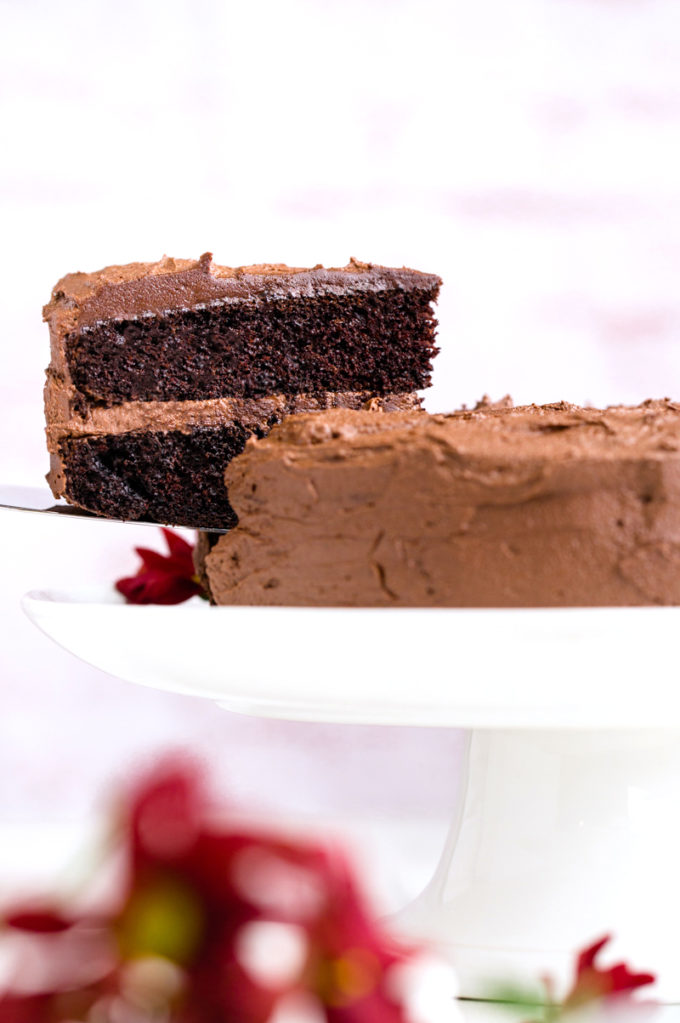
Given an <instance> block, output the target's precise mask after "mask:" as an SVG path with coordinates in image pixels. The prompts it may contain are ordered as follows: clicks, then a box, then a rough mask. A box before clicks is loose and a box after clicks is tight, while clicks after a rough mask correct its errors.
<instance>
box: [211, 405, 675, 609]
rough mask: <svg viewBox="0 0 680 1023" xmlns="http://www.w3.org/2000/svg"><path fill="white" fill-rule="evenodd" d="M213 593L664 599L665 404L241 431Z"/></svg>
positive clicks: (670, 477) (520, 600)
mask: <svg viewBox="0 0 680 1023" xmlns="http://www.w3.org/2000/svg"><path fill="white" fill-rule="evenodd" d="M226 482H227V486H228V488H229V494H230V500H231V502H232V505H233V507H234V509H235V511H236V513H237V515H238V516H239V525H238V526H237V527H236V528H235V529H233V530H232V531H231V532H230V533H228V534H226V535H225V536H223V537H221V538H220V539H219V541H218V542H217V543H216V544H215V545H214V547H213V548H212V549H211V550H210V551H209V552H206V553H205V556H204V565H205V572H206V574H207V578H208V580H209V586H210V590H211V593H212V596H213V599H214V600H215V601H216V602H217V603H219V604H293V605H341V606H388V607H396V606H451V607H464V606H470V607H491V606H497V607H517V606H526V607H531V606H534V607H539V606H569V605H581V606H588V605H637V604H677V603H680V405H677V404H675V403H674V402H671V401H669V400H667V399H665V400H662V401H648V402H645V403H643V404H642V405H640V406H636V407H634V408H628V407H623V406H616V407H611V408H607V409H590V408H580V407H577V406H574V405H569V404H567V403H565V402H559V403H556V404H552V405H545V406H535V405H532V406H525V407H520V408H508V407H507V401H506V403H505V404H503V403H499V405H496V406H494V405H493V404H491V403H488V402H483V403H480V404H479V405H478V406H477V408H476V409H473V410H462V411H459V412H456V413H452V414H450V415H427V414H425V413H419V414H409V413H394V414H392V415H389V416H375V415H367V414H366V413H363V412H348V411H343V410H331V411H328V412H323V413H316V414H311V415H305V416H292V417H289V418H287V419H285V420H284V421H283V422H282V423H281V424H280V425H279V426H277V427H275V428H274V429H273V430H272V432H271V433H270V434H269V436H268V437H266V438H264V439H263V440H254V439H253V440H250V441H249V442H248V444H247V446H246V450H245V451H244V452H243V454H242V455H240V456H239V457H238V458H236V459H235V460H234V461H233V462H232V463H231V464H230V465H229V467H228V469H227V473H226Z"/></svg>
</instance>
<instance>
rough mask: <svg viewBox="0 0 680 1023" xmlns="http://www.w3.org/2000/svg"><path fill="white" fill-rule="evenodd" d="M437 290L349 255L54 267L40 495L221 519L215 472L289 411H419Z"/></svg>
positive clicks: (138, 512) (99, 507) (224, 509)
mask: <svg viewBox="0 0 680 1023" xmlns="http://www.w3.org/2000/svg"><path fill="white" fill-rule="evenodd" d="M440 283H441V282H440V280H439V278H438V277H435V276H434V275H432V274H422V273H419V272H418V271H415V270H408V269H405V268H404V269H391V268H389V267H380V266H373V265H371V264H368V263H359V262H358V261H356V260H352V261H351V262H350V263H349V264H348V266H346V267H342V268H339V269H324V268H323V267H321V266H317V267H314V268H312V269H303V268H297V267H287V266H283V265H279V264H260V265H257V266H248V267H239V268H231V267H223V266H217V265H216V264H214V263H213V262H212V256H211V255H210V253H206V254H205V255H204V256H202V257H201V258H200V259H199V260H198V261H192V260H175V259H169V258H167V257H164V258H163V259H162V260H160V262H158V263H130V264H128V265H126V266H109V267H105V268H104V269H103V270H99V271H97V272H96V273H90V274H84V273H76V274H68V275H67V276H66V277H64V278H62V280H61V281H59V283H58V284H57V286H56V287H55V289H54V291H53V293H52V299H51V301H50V302H49V304H48V305H47V306H46V307H45V309H44V317H45V319H46V321H47V322H48V324H49V328H50V343H51V361H50V365H49V367H48V370H47V383H46V386H45V411H46V419H47V441H48V447H49V450H50V455H51V470H50V473H49V475H48V481H49V483H50V486H51V488H52V491H53V493H54V495H55V496H56V497H61V496H65V497H66V498H67V500H69V501H72V502H74V503H76V504H78V505H80V506H82V507H84V508H87V509H88V510H90V511H94V512H97V513H100V514H104V515H110V516H115V517H117V518H142V519H150V520H156V521H162V522H169V523H175V524H183V525H193V526H197V527H200V528H208V527H212V528H225V527H226V526H228V525H229V523H230V522H231V521H232V518H233V516H232V513H231V510H230V508H229V504H228V500H227V498H226V495H225V494H224V493H223V492H219V493H218V491H223V486H222V484H221V482H217V481H221V476H222V473H223V471H224V468H225V465H226V463H227V461H228V460H229V459H230V458H231V457H233V455H234V454H235V453H236V452H237V451H240V450H241V448H242V447H243V444H244V442H245V439H246V437H247V436H249V435H251V434H256V435H257V436H263V435H264V434H265V433H266V432H267V430H268V429H270V427H271V426H272V425H273V424H274V423H276V422H279V421H280V419H281V418H282V416H283V415H286V414H288V413H291V412H304V411H311V410H315V409H319V408H328V407H331V406H336V405H337V406H340V407H349V408H360V407H362V406H364V405H365V404H366V403H367V402H371V401H372V400H373V399H375V401H377V403H378V407H380V408H385V409H393V408H402V409H403V408H413V407H417V406H418V404H419V402H418V400H417V399H416V398H415V395H414V393H413V392H415V391H416V390H417V389H420V388H423V387H425V386H427V384H428V383H429V379H430V368H431V359H432V356H433V355H434V354H435V352H436V351H437V349H436V347H435V344H434V330H435V321H434V317H433V313H432V302H433V301H434V299H435V298H436V296H437V293H438V290H439V286H440ZM145 432H146V433H148V436H146V437H145V436H144V434H145ZM211 460H214V463H213V461H211ZM201 465H203V466H204V467H205V479H204V483H202V482H201V472H200V471H199V467H200V466H201Z"/></svg>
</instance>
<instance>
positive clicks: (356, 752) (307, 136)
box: [0, 0, 680, 856]
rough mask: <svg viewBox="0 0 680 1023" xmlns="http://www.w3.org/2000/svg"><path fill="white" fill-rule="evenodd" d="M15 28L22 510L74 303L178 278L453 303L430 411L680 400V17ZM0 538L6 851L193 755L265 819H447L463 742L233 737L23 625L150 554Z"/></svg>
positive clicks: (14, 403)
mask: <svg viewBox="0 0 680 1023" xmlns="http://www.w3.org/2000/svg"><path fill="white" fill-rule="evenodd" d="M0 18H1V24H0V102H1V106H0V140H1V143H0V145H1V152H2V157H1V162H0V210H1V219H0V223H1V225H2V234H3V245H2V251H1V252H0V281H1V282H2V292H1V295H2V314H3V321H2V332H1V333H0V338H1V345H2V349H1V351H2V355H1V358H2V372H1V373H0V410H1V413H0V414H1V415H2V426H3V429H2V437H3V444H2V460H1V464H0V478H1V479H2V480H3V481H7V482H20V483H37V482H40V481H41V480H42V476H43V474H44V472H45V471H46V468H47V457H46V453H45V450H44V439H43V434H42V396H41V391H42V374H43V370H44V367H45V365H46V363H47V361H48V351H47V329H46V327H45V326H44V325H43V324H42V323H41V319H40V310H41V306H42V304H43V303H44V302H46V301H47V299H48V297H49V293H50V290H51V288H52V286H53V284H54V283H55V282H56V280H57V279H58V278H59V277H60V276H61V275H62V274H63V273H66V272H68V271H70V270H78V269H80V270H90V269H96V268H98V267H100V266H102V265H104V264H107V263H112V262H127V261H130V260H153V259H157V258H159V257H160V256H161V255H162V254H163V253H168V254H169V255H173V256H182V257H197V256H198V255H199V254H200V253H201V252H203V251H205V250H206V249H211V250H212V251H213V252H214V254H215V258H216V260H217V262H220V263H227V264H242V263H248V262H261V261H282V262H288V263H292V264H295V265H306V264H310V265H311V264H314V263H317V262H323V263H325V264H327V265H338V264H340V265H341V264H344V263H345V262H346V261H347V259H348V257H349V256H350V255H354V256H356V257H358V258H360V259H364V260H371V261H374V262H382V263H386V264H388V265H402V264H406V265H410V266H414V267H416V268H418V269H422V270H427V271H434V272H437V273H439V274H440V275H441V276H442V277H443V278H444V282H445V286H444V289H443V292H442V298H441V301H440V309H439V319H440V334H439V337H440V343H441V349H442V351H441V354H440V356H439V357H438V359H437V363H436V372H435V385H434V387H433V388H432V390H431V392H430V393H429V395H428V398H427V404H428V407H429V408H430V409H432V410H441V409H447V408H450V407H453V406H455V405H458V404H460V403H462V402H465V403H471V402H474V401H475V400H476V399H477V398H479V397H480V396H481V394H482V393H483V392H488V393H490V394H491V395H492V396H493V397H500V396H501V395H502V394H505V393H506V392H510V393H511V394H512V395H513V397H514V398H515V400H516V401H520V402H528V401H539V402H542V401H550V400H556V399H560V398H566V399H569V400H572V401H576V402H587V401H591V402H594V403H608V402H616V401H626V402H634V401H638V400H641V399H644V398H646V397H649V396H663V395H670V396H673V397H676V398H677V397H678V389H679V388H678V373H679V370H680V347H679V345H678V334H679V331H680V289H679V288H678V280H679V279H680V133H679V129H680V17H679V16H678V6H677V2H676V0H513V2H512V3H508V2H506V0H474V2H472V3H471V2H469V0H288V2H287V3H281V2H280V0H258V2H255V0H251V2H241V3H235V2H233V0H87V2H76V0H67V2H64V3H61V4H54V3H50V2H47V0H0ZM0 525H1V533H0V535H1V536H2V540H3V552H2V566H3V572H2V576H1V578H2V584H1V585H0V601H1V609H2V616H3V617H2V622H3V625H2V636H1V640H2V642H1V643H0V664H1V665H2V677H1V679H0V685H1V686H2V699H1V703H0V817H1V818H2V820H3V821H4V822H5V823H6V824H8V825H9V824H12V822H14V823H16V824H17V826H19V825H23V824H26V822H35V821H45V820H63V819H71V818H72V819H76V818H78V817H79V816H80V815H82V814H83V813H85V812H86V811H87V810H88V809H89V808H90V807H91V806H92V805H93V803H94V801H95V799H96V797H97V796H98V795H99V793H101V791H102V790H103V788H104V786H105V783H106V782H107V781H108V780H110V779H111V778H113V777H121V776H125V775H126V774H127V773H128V772H129V771H130V770H131V769H132V767H133V766H134V765H135V764H137V763H138V762H139V760H140V758H142V757H144V756H146V755H148V754H150V753H152V752H153V751H154V750H157V749H162V748H165V747H167V745H168V744H179V745H183V746H185V747H188V748H192V749H196V750H199V751H201V752H202V753H203V754H204V755H205V756H206V757H207V759H208V760H209V762H211V763H212V764H214V765H215V767H216V769H217V770H218V773H219V775H220V777H221V778H223V779H225V785H226V786H227V787H228V788H230V790H231V791H232V792H233V793H234V794H235V795H236V797H237V798H239V799H240V800H241V801H243V802H244V803H247V804H249V805H254V806H261V807H265V808H266V807H268V808H270V809H271V810H272V812H274V811H279V812H284V813H294V814H299V813H309V814H314V813H316V812H318V811H320V810H321V811H323V812H324V814H326V815H327V816H328V815H331V816H332V815H333V814H349V815H355V816H357V815H359V816H361V815H362V814H363V815H365V816H371V817H373V818H375V817H376V816H378V815H380V814H391V815H392V816H393V817H402V818H403V819H406V818H408V819H409V820H413V819H417V818H420V819H422V821H423V822H426V821H431V820H434V819H439V818H440V817H441V816H442V815H443V814H444V812H445V811H446V809H447V807H448V806H449V805H450V804H451V801H452V799H453V795H454V787H455V786H453V784H452V777H453V776H454V775H455V771H456V767H457V763H458V750H459V744H458V739H457V736H456V735H455V734H452V733H447V732H446V731H444V730H441V731H437V730H435V731H432V732H427V733H425V732H422V731H418V730H413V731H410V730H403V729H385V730H380V729H360V728H329V727H316V726H312V725H285V724H280V723H275V722H269V723H267V722H260V721H255V720H249V719H245V718H237V717H233V716H230V715H228V714H226V713H224V712H222V713H220V712H218V711H217V710H215V709H214V708H213V707H212V706H209V705H203V704H199V703H198V702H193V701H191V700H188V699H183V698H179V697H170V696H166V695H163V694H160V693H154V692H147V691H143V690H137V689H135V688H134V687H131V686H128V685H125V684H123V683H119V682H116V681H114V680H112V679H109V678H108V677H106V676H103V675H101V674H100V673H98V672H96V671H94V670H93V669H90V668H88V667H86V666H85V665H82V664H79V663H78V662H76V661H74V660H73V659H72V658H70V657H69V656H68V655H67V654H65V653H63V652H62V651H60V650H59V649H57V648H56V647H54V646H52V645H50V643H49V642H48V641H47V640H46V639H44V638H43V637H42V636H41V635H39V634H38V633H37V632H36V631H35V630H33V629H32V627H31V626H30V625H29V624H28V622H26V621H24V620H23V618H22V617H21V613H20V611H19V610H18V600H19V597H20V595H21V593H22V592H23V591H25V590H26V589H29V588H30V587H33V586H41V585H48V584H72V585H78V584H81V583H83V584H85V583H88V582H91V581H95V582H99V581H102V580H107V579H113V578H115V577H116V576H118V575H120V574H122V573H123V572H125V571H128V570H130V569H132V568H133V567H134V565H135V560H134V557H133V555H132V554H131V548H132V546H133V545H134V544H135V543H139V542H140V541H143V542H148V541H149V539H150V536H149V533H148V532H147V531H146V530H140V529H138V528H135V527H125V526H122V527H121V526H116V525H110V524H100V523H88V524H80V523H73V522H64V521H61V520H51V519H46V518H45V517H42V518H39V517H34V516H22V515H15V514H10V513H4V514H2V517H1V518H0ZM228 647H229V637H228V636H225V657H228ZM455 656H456V651H455V650H452V651H451V657H452V658H454V659H455ZM470 669H471V666H469V665H461V671H465V670H470ZM320 684H323V679H322V678H321V679H320ZM424 827H425V825H424ZM436 840H437V841H438V835H437V836H436ZM435 845H436V842H435V839H433V846H432V856H434V855H435V854H436V850H435V848H434V846H435ZM428 855H429V854H428Z"/></svg>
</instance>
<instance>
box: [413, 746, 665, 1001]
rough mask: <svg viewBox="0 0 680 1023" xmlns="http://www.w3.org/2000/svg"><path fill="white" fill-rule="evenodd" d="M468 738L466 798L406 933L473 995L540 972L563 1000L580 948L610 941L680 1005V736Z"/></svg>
mask: <svg viewBox="0 0 680 1023" xmlns="http://www.w3.org/2000/svg"><path fill="white" fill-rule="evenodd" d="M469 735H470V750H469V759H468V774H467V779H466V784H465V797H464V801H463V803H462V806H461V809H460V812H459V814H458V817H457V819H456V820H455V821H454V823H453V825H452V828H451V832H450V835H449V839H448V841H447V845H446V848H445V850H444V853H443V855H442V859H441V862H440V864H439V867H438V869H437V871H436V873H435V876H434V877H433V879H432V881H431V882H430V884H429V885H428V887H427V889H426V890H425V891H424V892H423V893H422V895H421V896H420V897H419V898H418V899H417V900H416V902H415V903H413V904H412V905H410V906H409V907H407V908H406V909H405V910H404V911H403V912H402V913H400V914H399V915H398V917H397V918H396V922H397V923H398V925H399V926H400V928H401V929H402V930H404V931H405V932H406V933H408V934H409V935H414V936H422V937H427V939H428V940H433V939H434V940H435V941H436V942H437V944H438V945H439V946H440V948H441V949H442V950H443V951H444V952H445V953H446V954H447V955H448V957H449V958H450V959H451V961H452V963H453V964H454V966H455V967H456V969H457V972H458V975H459V978H460V982H461V994H462V995H463V996H464V997H467V998H488V997H491V996H492V995H493V992H492V989H491V987H490V983H491V981H492V980H493V981H494V984H495V983H496V982H498V981H501V982H503V981H505V982H508V983H509V984H513V983H514V984H522V985H524V986H526V984H527V982H529V981H531V980H532V979H536V980H537V979H538V978H540V977H541V976H546V975H547V976H550V977H552V978H553V979H554V981H555V991H556V994H557V995H558V997H559V996H560V995H561V994H564V992H566V990H567V988H568V985H569V983H570V981H571V978H572V974H573V968H574V953H575V952H576V950H577V949H579V948H582V947H584V946H585V945H588V944H590V943H591V942H592V941H594V940H595V939H597V938H599V937H602V936H604V935H605V934H612V935H613V936H614V939H615V940H614V941H613V942H612V945H611V953H612V954H613V955H614V956H616V957H617V958H625V959H626V960H627V961H628V962H629V964H630V965H631V967H632V968H634V969H637V970H649V971H651V972H654V973H655V974H656V975H657V978H658V983H657V986H656V987H655V989H654V995H655V996H656V997H657V998H658V999H659V1000H661V1001H663V1002H666V1003H675V1002H680V966H679V965H678V964H679V963H680V936H679V929H678V921H680V870H679V864H680V733H678V732H661V731H647V732H644V731H642V732H634V733H633V732H612V731H607V732H600V731H573V732H568V731H536V730H515V729H513V730H512V731H506V730H497V731H496V730H484V731H482V730H477V731H473V732H471V733H469ZM609 954H610V952H609V951H607V952H605V953H603V959H604V961H605V962H606V958H607V956H608V955H609Z"/></svg>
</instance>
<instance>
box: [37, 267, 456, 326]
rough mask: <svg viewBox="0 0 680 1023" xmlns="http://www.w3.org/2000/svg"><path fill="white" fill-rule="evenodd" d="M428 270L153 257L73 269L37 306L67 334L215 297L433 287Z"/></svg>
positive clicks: (435, 281)
mask: <svg viewBox="0 0 680 1023" xmlns="http://www.w3.org/2000/svg"><path fill="white" fill-rule="evenodd" d="M440 284H441V280H440V278H439V277H437V276H435V275H434V274H425V273H421V272H419V271H418V270H410V269H407V268H406V267H403V268H401V269H394V268H391V267H384V266H375V265H373V264H372V263H362V262H360V261H359V260H357V259H351V260H350V262H349V263H348V264H347V266H345V267H334V268H330V269H326V268H324V267H322V266H321V265H318V266H315V267H312V268H311V269H310V268H306V267H290V266H286V265H285V264H283V263H261V264H257V265H254V266H241V267H229V266H218V265H217V264H215V263H213V261H212V253H210V252H206V253H204V254H203V255H202V256H201V258H200V259H199V260H197V261H193V260H188V259H172V258H170V257H168V256H164V257H163V258H162V259H161V260H159V262H157V263H128V264H126V265H125V266H107V267H104V269H103V270H97V271H96V272H94V273H73V274H67V276H66V277H62V279H61V280H60V281H59V282H58V284H57V285H56V286H55V288H54V290H53V292H52V298H51V300H50V302H49V303H48V304H47V305H46V306H45V308H44V310H43V316H44V319H45V320H46V321H47V322H48V323H49V324H50V327H51V328H52V330H53V331H55V332H56V333H57V334H58V335H59V334H66V333H71V332H72V331H74V330H82V329H83V328H87V327H91V326H93V325H94V324H96V323H99V322H101V321H102V320H110V319H113V320H120V319H132V318H134V317H138V316H147V315H150V316H157V315H159V314H162V313H164V312H168V311H169V310H171V309H195V308H196V307H197V306H198V307H200V306H201V305H209V304H210V303H213V302H217V303H222V302H255V301H262V300H271V299H276V298H287V297H296V296H299V297H313V296H315V295H323V294H346V293H347V292H363V291H369V290H370V291H383V290H385V289H386V288H401V289H403V290H405V291H411V290H413V289H414V288H426V289H429V288H433V287H435V286H439V285H440Z"/></svg>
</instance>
